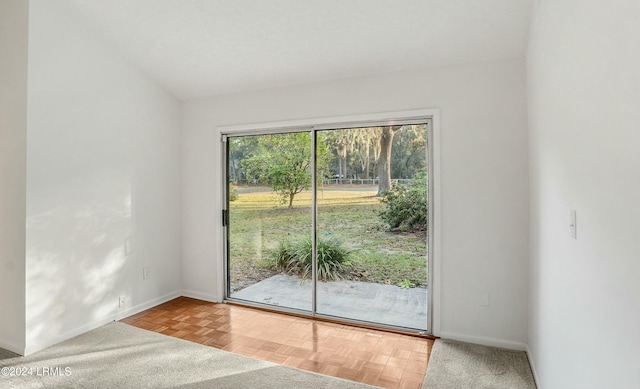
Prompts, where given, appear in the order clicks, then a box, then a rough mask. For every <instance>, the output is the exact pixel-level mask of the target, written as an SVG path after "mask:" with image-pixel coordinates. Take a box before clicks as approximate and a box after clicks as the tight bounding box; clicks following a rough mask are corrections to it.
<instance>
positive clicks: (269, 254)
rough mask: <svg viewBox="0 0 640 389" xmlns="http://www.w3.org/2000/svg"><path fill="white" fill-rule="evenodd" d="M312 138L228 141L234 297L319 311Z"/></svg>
mask: <svg viewBox="0 0 640 389" xmlns="http://www.w3.org/2000/svg"><path fill="white" fill-rule="evenodd" d="M311 158H312V150H311V133H310V132H294V133H286V134H269V135H254V136H230V137H228V138H227V177H228V191H227V193H228V194H227V200H228V205H227V209H228V212H229V216H228V220H229V222H228V226H227V242H228V243H227V250H228V253H227V296H228V297H230V298H232V299H238V300H244V301H248V302H252V303H260V304H267V305H272V306H278V307H284V308H290V309H297V310H305V311H311V310H312V303H311V301H312V281H311V267H310V261H311V257H310V256H309V257H308V258H307V259H308V261H309V264H306V263H304V262H300V261H298V262H296V261H293V254H294V250H298V251H300V252H299V253H296V255H297V254H300V255H302V254H304V247H305V244H307V243H308V245H310V244H311V243H310V242H311V240H310V239H311V233H312V212H311V210H312V206H311V198H312V196H311V193H312V192H311V176H312V174H311Z"/></svg>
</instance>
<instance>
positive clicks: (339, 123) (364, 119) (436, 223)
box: [214, 108, 442, 336]
mask: <svg viewBox="0 0 640 389" xmlns="http://www.w3.org/2000/svg"><path fill="white" fill-rule="evenodd" d="M424 118H429V119H431V124H432V128H431V131H430V132H429V134H428V135H429V136H430V138H429V141H430V142H429V146H430V147H429V149H428V150H429V155H428V157H429V173H430V174H429V175H430V177H431V180H430V181H431V182H430V183H431V185H430V188H429V199H430V200H431V201H430V203H429V236H428V239H429V250H428V252H429V258H428V268H427V269H428V278H429V285H428V289H427V290H428V292H427V293H428V307H427V309H428V315H427V317H428V320H429V321H430V322H429V323H427V328H428V330H429V333H430V334H432V335H435V336H439V334H440V300H441V298H440V290H441V285H440V269H441V268H442V267H441V253H440V249H441V247H442V246H441V236H442V233H441V231H442V229H441V209H442V208H441V196H440V187H441V177H440V109H438V108H429V109H417V110H409V111H395V112H379V113H370V114H360V115H348V116H334V117H321V118H308V119H299V120H288V121H279V122H267V123H251V124H241V125H231V126H219V127H217V128H216V129H215V131H214V135H215V139H219V140H221V139H222V137H223V134H224V135H233V136H236V135H250V134H253V135H255V134H256V133H257V131H259V133H261V134H265V133H269V132H273V133H276V132H283V131H286V130H287V129H293V128H296V129H297V130H298V131H299V130H304V129H307V128H308V129H310V130H311V129H313V130H322V129H342V128H349V127H361V126H362V124H363V123H366V125H367V126H374V125H376V124H378V125H393V124H394V122H400V121H402V122H406V121H407V120H412V119H424ZM218 145H220V146H219V147H221V148H220V149H219V150H220V155H221V162H222V165H221V166H222V169H221V170H220V173H221V175H222V177H221V179H220V185H219V189H218V190H219V195H220V198H221V199H222V202H221V204H219V206H220V208H219V209H218V210H217V211H218V212H217V215H220V214H221V213H222V210H224V209H225V208H226V196H227V193H226V190H225V189H226V179H227V178H226V174H225V172H224V169H226V150H223V149H222V142H218ZM217 225H218V227H217V231H218V234H217V242H226V239H227V237H226V228H225V227H222V224H220V223H217ZM225 246H226V243H225V244H221V245H218V250H217V256H216V258H215V261H216V269H217V273H218V274H217V286H218V290H217V295H218V296H220V299H222V298H224V296H225V294H226V291H225V285H226V281H225V263H224V262H225V259H226V253H225V250H226V247H225Z"/></svg>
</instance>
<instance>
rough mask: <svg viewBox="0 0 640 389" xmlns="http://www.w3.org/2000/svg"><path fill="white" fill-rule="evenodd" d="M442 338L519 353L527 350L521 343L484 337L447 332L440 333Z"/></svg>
mask: <svg viewBox="0 0 640 389" xmlns="http://www.w3.org/2000/svg"><path fill="white" fill-rule="evenodd" d="M440 337H441V338H442V339H451V340H457V341H460V342H467V343H475V344H481V345H483V346H491V347H499V348H506V349H509V350H518V351H526V350H527V345H526V344H524V343H520V342H513V341H510V340H502V339H494V338H485V337H482V336H473V335H464V334H457V333H455V332H446V331H440Z"/></svg>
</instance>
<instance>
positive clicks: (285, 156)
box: [224, 120, 429, 331]
mask: <svg viewBox="0 0 640 389" xmlns="http://www.w3.org/2000/svg"><path fill="white" fill-rule="evenodd" d="M428 135H429V134H428V121H427V120H424V121H421V122H420V121H415V120H414V121H411V122H408V123H400V124H394V125H376V126H364V125H363V126H349V127H348V128H340V127H338V126H336V128H329V129H324V128H323V129H320V128H310V129H300V130H297V129H287V132H283V133H277V134H275V133H267V134H258V133H256V134H252V133H250V134H247V135H233V134H229V135H227V136H225V137H224V138H225V141H226V142H225V149H226V151H227V153H226V177H227V191H226V192H227V193H226V194H227V196H226V207H225V208H226V210H227V212H228V213H227V214H226V215H225V218H224V219H225V224H226V227H227V229H226V232H227V233H226V238H227V239H226V242H227V244H226V247H227V260H226V276H227V278H226V280H227V284H226V298H227V299H229V300H233V301H237V302H244V303H247V304H251V305H260V306H268V307H271V308H276V307H277V309H283V310H287V311H295V312H297V313H302V314H308V315H311V316H321V317H325V318H330V319H336V320H343V321H351V322H358V323H362V324H368V325H372V326H382V327H392V328H402V329H408V330H417V331H428V326H427V323H428V319H427V315H428V309H427V308H428V293H427V290H428V277H427V264H428V245H427V241H428V239H427V237H428V231H427V230H428V224H429V223H428V214H429V212H428V209H429V208H428V202H429V196H428V192H429V190H428V189H429V187H428V183H429V174H428V171H429V164H428V158H427V156H428V149H429V147H428V139H429V136H428Z"/></svg>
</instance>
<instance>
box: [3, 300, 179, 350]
mask: <svg viewBox="0 0 640 389" xmlns="http://www.w3.org/2000/svg"><path fill="white" fill-rule="evenodd" d="M181 295H182V294H181V293H180V291H179V290H176V291H173V292H171V293H167V294H165V295H163V296H160V297H156V298H154V299H151V300H148V301H145V302H143V303H140V304H137V305H134V306H133V307H131V308H127V309H126V310H124V311H118V312H114V313H112V314H109V315H108V316H106V317H104V318H102V319H100V320H96V321H93V322H91V323H88V324H85V325H82V326H80V327H77V328H74V329H73V330H70V331H67V332H65V333H63V334H60V335H58V336H56V337H55V338H52V339H48V340H46V341H43V342H34V343H33V344H29V345H27V347H25V348H24V350H23V351H24V353H19V354H22V355H25V356H26V355H29V354H33V353H35V352H38V351H40V350H43V349H45V348H47V347H50V346H53V345H54V344H57V343H60V342H63V341H65V340H67V339H71V338H74V337H76V336H78V335H82V334H84V333H85V332H87V331H91V330H93V329H96V328H98V327H100V326H103V325H105V324H107V323H110V322H112V321H116V320H120V319H124V318H125V317H128V316H131V315H135V314H136V313H140V312H142V311H144V310H147V309H149V308H153V307H155V306H156V305H160V304H162V303H165V302H167V301H169V300H173V299H174V298H176V297H180V296H181ZM7 350H9V349H7ZM9 351H13V350H9ZM13 352H16V351H13Z"/></svg>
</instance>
